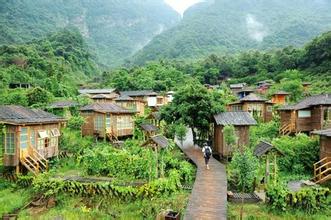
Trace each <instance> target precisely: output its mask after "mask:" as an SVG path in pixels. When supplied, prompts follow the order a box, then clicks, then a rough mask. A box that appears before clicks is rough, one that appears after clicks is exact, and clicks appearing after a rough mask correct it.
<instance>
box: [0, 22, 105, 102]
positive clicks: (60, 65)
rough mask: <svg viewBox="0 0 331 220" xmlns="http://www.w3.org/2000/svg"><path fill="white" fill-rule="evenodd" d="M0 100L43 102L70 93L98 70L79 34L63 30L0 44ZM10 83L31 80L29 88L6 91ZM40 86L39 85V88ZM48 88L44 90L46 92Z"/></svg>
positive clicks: (70, 94)
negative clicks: (27, 39) (22, 42)
mask: <svg viewBox="0 0 331 220" xmlns="http://www.w3.org/2000/svg"><path fill="white" fill-rule="evenodd" d="M0 59H1V60H2V61H1V62H0V79H2V80H1V84H0V89H1V90H2V93H1V95H0V97H1V98H0V100H4V103H8V104H12V103H15V100H16V99H17V100H18V101H17V102H16V103H17V104H22V105H24V106H26V105H37V106H39V105H40V104H46V102H47V101H50V98H51V95H50V94H49V92H50V93H52V95H54V96H63V97H68V96H73V95H75V93H76V85H77V84H78V83H79V82H83V81H85V80H86V79H87V76H88V75H92V73H93V74H95V73H98V71H97V69H96V65H95V63H94V61H93V60H92V59H91V56H90V54H89V52H88V51H87V47H86V45H85V43H84V41H83V39H82V36H81V35H80V34H79V33H78V31H77V30H75V29H65V30H62V31H61V32H58V33H55V34H52V35H49V36H47V37H45V38H43V39H41V40H35V41H32V42H30V43H26V44H18V45H4V46H1V47H0ZM10 83H30V84H32V86H34V87H35V88H34V89H32V90H31V91H25V90H20V89H15V90H8V87H9V84H10ZM39 87H40V88H39ZM45 90H47V91H48V92H47V91H45Z"/></svg>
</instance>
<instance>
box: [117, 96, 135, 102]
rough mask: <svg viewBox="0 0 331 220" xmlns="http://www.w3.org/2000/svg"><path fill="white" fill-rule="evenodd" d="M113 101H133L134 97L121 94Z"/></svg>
mask: <svg viewBox="0 0 331 220" xmlns="http://www.w3.org/2000/svg"><path fill="white" fill-rule="evenodd" d="M115 101H134V99H133V98H131V97H130V96H127V95H121V96H120V97H117V98H116V99H115Z"/></svg>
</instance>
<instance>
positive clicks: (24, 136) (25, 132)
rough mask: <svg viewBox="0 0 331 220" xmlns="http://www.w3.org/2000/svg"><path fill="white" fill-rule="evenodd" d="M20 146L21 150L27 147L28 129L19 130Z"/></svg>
mask: <svg viewBox="0 0 331 220" xmlns="http://www.w3.org/2000/svg"><path fill="white" fill-rule="evenodd" d="M20 146H21V149H26V148H27V147H28V128H21V136H20Z"/></svg>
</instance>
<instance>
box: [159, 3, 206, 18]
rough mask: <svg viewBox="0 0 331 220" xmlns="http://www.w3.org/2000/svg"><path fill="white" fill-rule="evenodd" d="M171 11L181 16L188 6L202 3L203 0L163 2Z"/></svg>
mask: <svg viewBox="0 0 331 220" xmlns="http://www.w3.org/2000/svg"><path fill="white" fill-rule="evenodd" d="M164 1H165V2H166V3H167V4H169V5H170V6H171V7H172V8H173V9H175V10H176V11H177V12H178V13H179V14H181V15H183V14H184V12H185V10H186V9H188V8H189V7H190V6H192V5H194V4H196V3H198V2H202V1H203V0H164Z"/></svg>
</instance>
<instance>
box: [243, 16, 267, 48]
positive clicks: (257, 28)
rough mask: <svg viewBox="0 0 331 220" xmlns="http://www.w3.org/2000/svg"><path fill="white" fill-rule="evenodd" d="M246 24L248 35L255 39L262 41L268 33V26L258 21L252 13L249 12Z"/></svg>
mask: <svg viewBox="0 0 331 220" xmlns="http://www.w3.org/2000/svg"><path fill="white" fill-rule="evenodd" d="M246 26H247V30H248V35H249V37H250V38H252V39H253V40H256V41H258V42H262V41H263V39H264V38H265V37H266V36H267V35H268V31H267V28H266V27H265V26H264V25H263V24H262V23H260V22H259V21H257V20H256V18H255V16H254V15H252V14H247V16H246Z"/></svg>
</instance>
